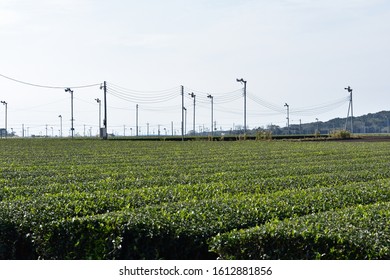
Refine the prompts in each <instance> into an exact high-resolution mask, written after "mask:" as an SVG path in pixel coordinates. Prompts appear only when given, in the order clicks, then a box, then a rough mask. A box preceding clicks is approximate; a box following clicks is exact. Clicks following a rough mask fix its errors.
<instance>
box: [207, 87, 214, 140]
mask: <svg viewBox="0 0 390 280" xmlns="http://www.w3.org/2000/svg"><path fill="white" fill-rule="evenodd" d="M207 97H208V98H210V99H211V126H210V129H211V137H212V136H213V134H214V130H213V122H214V119H213V117H214V116H213V111H214V110H213V107H214V97H213V96H212V95H211V94H209V95H207Z"/></svg>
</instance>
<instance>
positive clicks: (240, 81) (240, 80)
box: [236, 78, 247, 134]
mask: <svg viewBox="0 0 390 280" xmlns="http://www.w3.org/2000/svg"><path fill="white" fill-rule="evenodd" d="M236 81H237V82H239V83H242V84H244V134H246V82H247V81H245V80H244V79H242V78H241V79H236Z"/></svg>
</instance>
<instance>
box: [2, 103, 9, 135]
mask: <svg viewBox="0 0 390 280" xmlns="http://www.w3.org/2000/svg"><path fill="white" fill-rule="evenodd" d="M1 103H3V105H4V106H5V138H7V136H8V135H7V134H8V128H7V125H8V120H7V118H8V103H7V102H5V101H1Z"/></svg>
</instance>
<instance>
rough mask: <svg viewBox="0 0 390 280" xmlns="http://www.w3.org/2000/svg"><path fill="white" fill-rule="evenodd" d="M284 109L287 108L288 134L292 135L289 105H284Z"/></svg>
mask: <svg viewBox="0 0 390 280" xmlns="http://www.w3.org/2000/svg"><path fill="white" fill-rule="evenodd" d="M284 107H287V134H290V110H289V109H290V106H288V104H287V103H285V104H284Z"/></svg>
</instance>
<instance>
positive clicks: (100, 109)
mask: <svg viewBox="0 0 390 280" xmlns="http://www.w3.org/2000/svg"><path fill="white" fill-rule="evenodd" d="M95 100H96V102H97V103H98V104H99V131H100V128H101V127H102V126H101V123H102V101H101V100H100V99H99V98H95Z"/></svg>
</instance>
